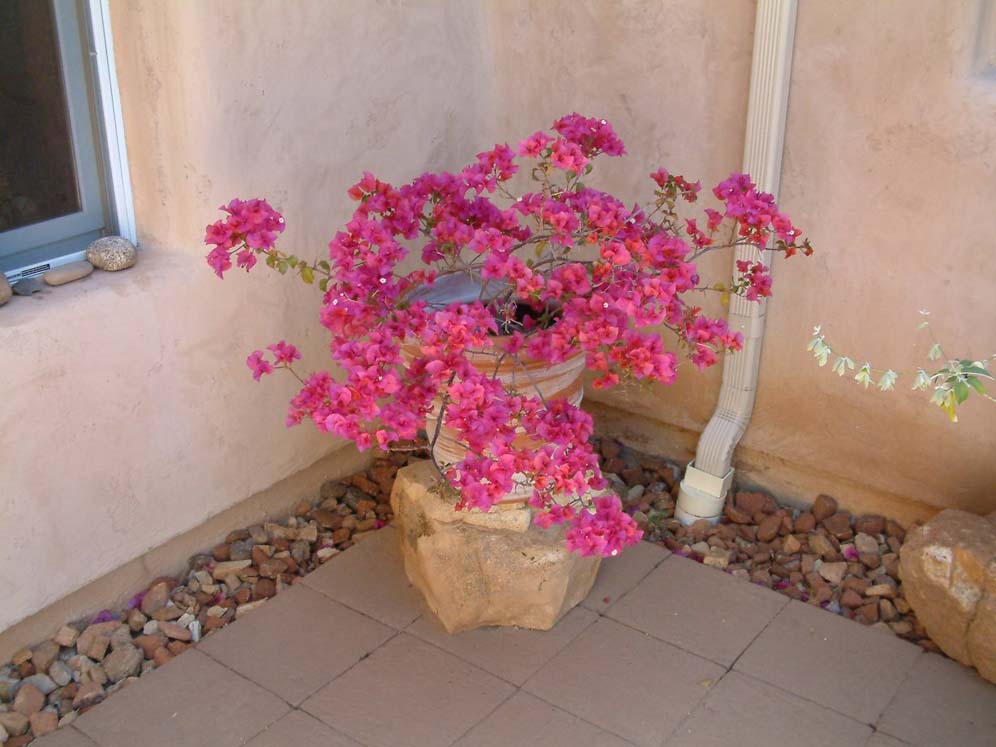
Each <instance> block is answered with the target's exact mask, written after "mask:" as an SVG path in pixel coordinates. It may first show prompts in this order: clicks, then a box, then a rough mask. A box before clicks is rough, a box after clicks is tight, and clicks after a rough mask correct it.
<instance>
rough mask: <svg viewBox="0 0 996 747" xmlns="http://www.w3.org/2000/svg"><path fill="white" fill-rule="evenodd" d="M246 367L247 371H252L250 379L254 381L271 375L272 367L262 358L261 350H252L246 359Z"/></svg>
mask: <svg viewBox="0 0 996 747" xmlns="http://www.w3.org/2000/svg"><path fill="white" fill-rule="evenodd" d="M246 365H247V366H249V370H250V371H252V377H253V378H254V379H255V380H256V381H259V380H260V378H261V377H262V376H263V375H264V374H271V373H273V366H272V365H271V364H270V362H269V361H268V360H266V359H265V358H264V357H263V351H262V350H254V351H253V352H252V354H251V355H250V356H249V357H248V358H246Z"/></svg>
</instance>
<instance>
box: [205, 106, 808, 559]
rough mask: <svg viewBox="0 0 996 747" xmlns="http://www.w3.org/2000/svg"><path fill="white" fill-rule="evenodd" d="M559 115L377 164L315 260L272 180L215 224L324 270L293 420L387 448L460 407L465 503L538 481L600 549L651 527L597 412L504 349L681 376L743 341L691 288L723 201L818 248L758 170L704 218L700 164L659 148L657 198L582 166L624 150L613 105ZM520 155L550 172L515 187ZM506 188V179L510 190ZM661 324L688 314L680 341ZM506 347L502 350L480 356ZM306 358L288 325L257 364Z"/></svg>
mask: <svg viewBox="0 0 996 747" xmlns="http://www.w3.org/2000/svg"><path fill="white" fill-rule="evenodd" d="M553 131H554V133H553V134H551V133H550V132H546V131H539V132H536V133H533V134H532V135H530V136H529V137H527V138H526V139H524V140H522V141H521V142H519V143H518V147H517V151H513V150H512V149H511V148H510V147H509V146H508V145H502V144H499V145H496V146H495V147H494V148H492V149H491V150H487V151H483V152H481V153H478V154H477V157H476V160H475V161H474V162H473V163H471V164H470V165H468V166H466V167H465V168H463V169H462V170H460V171H458V172H457V173H449V172H435V173H424V174H422V175H420V176H418V177H416V178H415V179H412V180H411V181H410V182H408V183H406V184H403V185H401V186H395V185H393V184H390V183H388V182H384V181H381V180H380V179H378V178H377V177H376V176H374V175H373V174H371V173H369V172H365V173H364V174H363V175H362V177H361V178H360V179H359V181H358V182H356V183H355V184H353V185H352V186H351V187H350V188H349V190H348V195H349V197H350V198H351V199H352V200H354V201H355V210H354V212H353V215H352V217H351V218H350V220H349V221H348V222H346V223H345V225H343V226H341V228H340V230H339V231H338V232H337V233H336V234H335V236H334V237H333V238H332V239H331V241H330V242H329V244H328V256H327V258H326V259H324V260H322V261H320V262H305V263H302V264H297V262H296V260H295V259H294V258H293V257H291V256H290V255H288V254H285V253H283V252H281V251H279V250H277V249H276V247H275V242H276V239H277V238H278V236H279V234H280V233H282V231H283V229H284V222H283V218H282V217H281V216H280V214H279V213H277V212H276V211H275V210H273V208H272V207H270V205H269V204H268V203H267V202H266V201H265V200H261V199H253V200H238V199H237V200H232V201H231V202H230V203H228V204H227V205H225V206H223V207H222V208H221V209H222V210H223V211H224V213H225V215H224V217H223V219H222V220H218V221H216V222H214V223H212V224H211V225H209V226H207V228H206V231H205V243H206V244H207V246H208V247H209V248H210V250H209V253H208V255H207V261H208V263H209V265H210V266H211V268H212V269H213V270H214V271H215V273H216V274H217V275H218V276H219V277H221V276H223V275H224V273H225V272H226V271H227V270H229V269H231V267H232V264H233V262H234V263H235V264H237V266H238V267H241V268H244V269H246V270H250V269H252V268H253V267H255V266H256V265H257V263H258V258H259V255H260V254H266V255H267V256H266V258H265V259H266V262H265V263H258V264H266V265H268V266H271V267H276V269H279V270H280V271H288V270H290V271H292V272H290V273H289V274H292V275H294V274H296V275H299V276H300V278H301V279H303V280H305V282H311V283H313V281H315V280H320V281H321V289H322V291H323V293H322V296H321V305H320V310H319V322H320V324H321V326H322V327H323V328H324V329H325V330H326V331H327V333H328V335H329V351H330V356H331V364H332V366H330V368H331V369H332V371H333V372H330V371H318V372H316V373H312V374H307V375H304V376H303V378H302V381H303V383H302V385H301V387H300V389H299V391H298V392H297V393H296V394H295V396H294V397H293V398H292V399H291V402H290V404H289V407H288V409H287V414H286V422H287V425H288V426H290V425H298V424H300V423H302V422H304V421H305V420H308V421H311V422H312V423H313V424H314V425H315V427H317V428H318V429H319V430H320V431H322V432H325V433H329V434H332V435H335V436H337V437H341V438H346V439H350V440H352V441H353V442H354V443H356V445H357V446H358V447H359V448H360V449H366V448H370V447H373V446H376V447H378V448H380V449H389V448H391V447H392V445H394V444H396V443H397V442H399V441H403V440H404V441H407V440H411V439H414V438H416V437H417V436H418V433H419V430H420V429H421V428H423V427H425V425H426V420H427V418H428V417H429V416H431V415H432V413H437V414H438V413H442V419H443V422H444V423H445V424H446V426H447V427H448V428H449V429H451V431H452V432H453V433H454V434H455V436H456V438H457V439H458V440H459V441H460V442H461V443H463V444H465V445H466V446H467V453H466V456H465V458H463V459H462V460H460V461H459V462H457V463H456V464H450V465H443V472H444V476H445V478H446V480H447V481H448V482H449V484H450V485H451V486H452V487H453V488H454V489H455V490H456V491H457V492H458V493H459V496H460V498H459V506H460V507H462V508H477V509H481V510H488V509H489V508H491V507H492V506H493V505H494V504H495V503H496V502H498V501H501V500H503V499H504V498H505V497H506V496H507V494H508V493H509V491H511V490H512V489H513V488H518V487H521V486H522V485H524V484H528V485H529V486H531V488H532V490H533V495H532V498H531V499H530V505H531V506H532V507H533V508H534V509H535V520H536V523H537V525H538V526H541V527H552V526H554V525H560V526H564V527H565V533H566V542H567V545H568V547H570V548H571V549H572V550H575V551H577V552H579V553H581V554H582V555H592V554H601V555H614V554H616V553H618V552H620V551H621V550H622V549H623V548H625V547H626V546H628V545H631V544H633V543H634V542H637V541H639V539H640V537H641V536H642V532H641V531H640V529H639V527H637V526H636V524H635V523H634V522H633V520H632V518H631V517H630V516H629V515H628V514H626V512H625V511H623V510H622V508H621V506H620V504H619V501H618V499H616V498H614V497H610V496H600V497H598V498H595V499H594V501H592V500H591V498H590V496H591V491H597V490H603V489H604V488H605V486H606V481H605V479H604V477H603V476H602V474H601V471H600V469H599V464H598V456H597V454H595V452H594V451H593V449H592V446H591V442H590V439H591V437H592V434H593V430H594V425H593V423H592V420H591V417H590V416H589V415H588V414H587V413H585V412H584V411H582V410H581V409H579V408H578V407H575V406H574V405H572V404H570V402H568V401H566V400H564V399H557V398H550V397H540V396H538V395H537V393H536V392H535V391H534V390H533V389H532V387H530V386H527V385H526V384H519V383H516V384H515V387H513V386H512V385H510V384H509V383H508V382H507V381H504V382H503V381H502V380H499V379H497V378H496V376H495V372H496V371H497V370H499V369H500V368H501V366H502V362H503V361H508V360H512V361H513V362H515V363H526V364H527V365H529V366H534V365H536V364H537V363H538V364H541V365H544V366H553V365H556V364H561V363H563V362H564V361H567V360H569V359H571V358H572V357H574V356H577V355H579V354H580V355H582V356H583V357H584V361H585V363H586V365H587V367H588V368H589V369H591V370H592V371H594V372H596V378H595V379H594V386H595V387H596V388H603V387H611V386H614V385H616V384H618V383H619V382H621V381H623V380H626V381H639V380H648V379H649V380H653V381H657V382H661V383H664V384H670V383H672V382H673V381H674V380H675V378H676V376H677V372H678V363H679V357H680V355H684V356H686V357H687V358H689V359H690V360H691V361H692V362H693V363H694V364H695V365H696V366H698V367H700V368H705V367H708V366H710V365H713V364H714V363H716V362H717V360H718V356H719V355H720V354H721V353H722V352H723V351H725V350H738V349H739V348H741V347H742V344H743V337H742V335H740V334H739V333H736V332H734V331H732V330H730V329H729V327H728V325H727V323H726V322H725V320H723V319H713V318H710V317H708V316H705V315H704V314H703V312H702V310H701V309H700V308H699V307H698V306H696V305H695V304H694V302H693V301H691V300H690V298H691V297H688V296H687V295H686V294H688V293H689V292H691V291H694V290H697V289H700V278H699V274H698V270H697V268H696V265H695V262H694V261H693V260H694V258H695V257H696V256H697V255H698V254H699V253H700V252H699V251H697V250H700V249H702V248H704V247H707V246H709V245H711V243H712V241H713V235H714V232H715V231H716V230H718V229H719V227H720V225H721V224H722V223H723V222H724V220H727V219H728V220H729V223H730V225H731V226H732V227H733V228H734V230H735V232H736V240H737V241H738V242H740V243H748V244H754V245H755V246H758V247H762V246H770V248H772V249H775V250H778V251H783V252H784V253H785V254H786V256H791V254H793V253H795V252H803V253H809V252H810V251H811V249H810V248H809V244H808V242H806V241H802V240H801V237H800V234H799V231H798V229H796V228H795V226H794V225H793V224H792V222H791V221H790V220H789V219H788V217H787V216H785V215H783V214H782V213H781V212H780V211H779V209H778V206H777V205H776V204H775V202H774V199H773V198H772V196H771V195H768V194H765V193H763V192H759V191H758V190H757V188H756V186H755V185H754V184H753V183H752V181H751V180H750V178H749V177H748V176H746V175H744V174H732V175H731V176H730V178H729V179H726V180H724V181H723V182H721V183H720V184H719V185H717V186H716V188H715V189H714V190H713V195H714V196H715V197H716V199H718V200H719V201H720V203H721V204H720V206H719V207H720V209H718V210H716V209H712V208H706V209H705V220H706V224H705V225H706V229H705V230H703V229H700V228H699V223H700V222H701V219H697V218H696V217H695V216H692V217H688V218H686V217H685V216H684V215H683V214H680V213H679V209H685V206H684V205H679V204H678V202H679V201H684V202H687V203H693V202H695V201H697V199H698V196H699V193H700V184H699V182H693V181H691V180H688V179H686V178H685V177H683V176H681V175H677V174H672V173H669V172H668V171H667V170H665V169H663V168H660V169H657V170H656V171H655V172H654V173H652V174H651V178H652V179H653V181H654V182H655V183H656V185H657V187H658V189H657V190H655V194H654V200H653V202H652V203H651V207H650V208H649V209H647V210H644V208H642V207H640V206H639V205H627V204H626V203H624V202H623V201H621V200H620V199H618V198H616V197H614V196H613V195H611V194H607V193H605V192H601V191H599V190H597V189H595V188H593V187H591V186H588V185H587V184H585V185H582V184H581V183H580V182H579V181H578V179H576V178H575V177H576V176H579V175H580V174H582V173H584V174H586V175H587V174H588V173H589V172H590V171H591V170H592V169H591V166H592V165H593V162H594V159H596V158H597V157H599V156H601V155H606V156H621V155H623V154H624V153H625V148H624V146H623V143H622V141H621V140H620V139H619V138H618V136H617V135H616V133H615V131H614V130H613V129H612V127H611V125H609V124H608V122H606V121H605V120H600V119H595V118H590V117H584V116H582V115H580V114H577V113H572V114H569V115H567V116H565V117H562V118H560V119H558V120H557V121H556V122H554V123H553ZM517 157H526V158H537V159H540V160H539V161H538V162H537V163H533V164H531V169H530V173H531V175H532V176H533V178H534V180H535V182H536V185H537V186H536V187H534V191H533V192H527V193H526V194H523V195H521V197H519V198H518V199H516V198H515V196H514V195H511V196H512V202H511V204H510V206H509V203H508V202H506V201H505V198H506V197H507V196H509V194H510V192H511V183H510V181H509V180H511V179H512V177H513V176H514V175H515V174H516V172H517V171H518V164H517V163H516V159H517ZM551 167H552V168H551ZM565 172H566V173H565ZM496 192H500V193H501V198H502V199H500V200H493V199H492V194H493V193H496ZM409 251H414V253H415V256H414V257H408V253H409ZM419 257H421V259H422V266H418V259H419ZM413 265H414V266H415V267H414V269H412V268H413ZM454 269H456V270H457V271H467V272H469V273H471V274H472V275H473V277H474V278H475V279H476V280H477V281H479V282H480V285H481V288H480V292H479V293H477V292H476V291H475V293H474V294H472V295H461V294H457V295H454V296H452V297H450V298H442V299H441V300H440V299H437V298H433V297H432V295H431V294H429V295H426V294H425V291H426V290H427V289H431V288H432V287H433V286H435V285H437V284H439V286H440V288H445V287H446V286H445V284H446V283H449V282H451V280H452V278H449V277H447V276H446V275H447V273H450V272H453V271H454ZM737 273H738V274H737V279H736V282H735V292H737V293H740V294H742V295H743V296H744V297H746V298H747V299H751V300H760V299H761V298H764V297H766V296H768V295H770V293H771V275H770V272H769V271H768V268H767V266H765V265H764V264H762V263H760V262H741V263H740V264H738V267H737ZM315 276H320V277H315ZM662 329H667V330H670V332H669V333H668V334H670V333H673V334H674V339H671V340H670V341H669V342H668V343H667V344H665V342H664V340H663V339H662V338H661V330H662ZM489 357H491V358H492V359H493V361H494V368H492V366H491V364H490V362H489V364H488V365H486V366H484V365H482V364H481V361H489ZM300 359H301V354H300V352H299V351H298V350H297V348H295V347H294V346H293V345H291V344H289V343H287V342H285V341H283V340H281V341H280V342H276V343H274V344H272V345H270V346H268V352H266V353H265V352H264V351H261V350H256V351H254V352H253V353H252V354H251V355H250V356H249V357H248V358H247V360H246V364H247V365H248V367H249V369H250V370H251V371H252V373H253V378H254V379H256V380H257V381H258V380H260V379H261V378H262V376H264V375H266V374H270V373H272V372H273V371H274V370H275V369H276V368H289V367H291V366H292V365H293V364H294V363H295V361H298V360H300ZM295 375H297V372H295ZM516 387H517V388H516Z"/></svg>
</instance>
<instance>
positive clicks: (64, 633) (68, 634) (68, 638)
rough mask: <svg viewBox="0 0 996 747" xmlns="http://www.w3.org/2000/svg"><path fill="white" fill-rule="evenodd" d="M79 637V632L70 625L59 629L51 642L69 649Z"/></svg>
mask: <svg viewBox="0 0 996 747" xmlns="http://www.w3.org/2000/svg"><path fill="white" fill-rule="evenodd" d="M79 636H80V632H79V631H78V630H77V629H76V628H74V627H72V626H70V625H63V626H62V627H61V628H59V632H58V633H56V634H55V637H54V638H53V639H52V640H54V641H55V642H56V643H58V644H59V645H60V646H65V647H66V648H69V647H70V646H74V645H76V639H77V638H79Z"/></svg>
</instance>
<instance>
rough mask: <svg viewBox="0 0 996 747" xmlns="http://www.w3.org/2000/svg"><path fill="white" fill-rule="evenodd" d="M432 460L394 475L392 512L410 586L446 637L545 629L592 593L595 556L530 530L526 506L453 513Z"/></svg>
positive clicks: (554, 535)
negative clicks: (504, 628) (487, 629)
mask: <svg viewBox="0 0 996 747" xmlns="http://www.w3.org/2000/svg"><path fill="white" fill-rule="evenodd" d="M438 479H439V478H438V473H436V471H435V467H434V466H433V465H432V463H431V462H421V463H417V464H412V465H410V466H408V467H405V468H404V469H401V470H399V472H398V474H397V479H396V482H395V484H394V490H393V492H392V494H391V506H392V509H393V511H394V515H395V517H396V521H397V523H398V527H399V529H400V530H401V531H400V532H399V535H400V537H401V550H402V555H403V557H404V561H405V572H406V573H407V574H408V578H409V580H411V582H412V584H413V585H414V586H415V587H416V588H417V589H418V590H419V591H420V592H421V593H422V595H423V596H424V597H425V600H426V603H427V604H428V605H429V608H430V609H431V610H432V611H433V612H434V613H435V614H436V616H437V617H438V618H439V620H440V622H442V624H443V626H444V627H445V628H446V629H447V630H448V631H449V632H450V633H456V632H458V631H460V630H470V629H473V628H477V627H482V626H486V625H514V626H517V627H522V628H534V629H538V630H548V629H549V628H552V627H553V626H554V625H555V624H556V623H557V621H558V620H559V619H560V618H561V617H563V615H565V614H566V613H567V612H568V611H569V610H570V609H571V608H572V607H574V606H575V605H576V604H578V603H579V602H580V601H581V600H582V599H584V598H585V597H586V596H587V595H588V592H589V591H590V590H591V587H592V585H593V584H594V582H595V576H596V575H597V573H598V568H599V565H600V564H601V558H597V557H596V558H582V557H580V556H579V555H578V554H577V553H572V552H569V551H568V550H567V548H566V547H565V546H564V536H563V530H562V529H558V528H552V529H549V530H544V529H540V528H539V527H536V526H532V525H531V524H530V519H531V511H530V509H529V508H528V507H525V506H519V507H514V508H501V509H497V510H492V511H491V512H488V513H480V512H477V513H468V512H464V511H459V512H458V511H455V510H454V509H453V507H452V505H450V504H449V503H448V502H447V501H446V500H444V498H443V497H442V496H441V495H440V494H439V493H438V492H436V491H434V490H433V489H432V488H433V485H434V484H435V482H436V481H437V480H438Z"/></svg>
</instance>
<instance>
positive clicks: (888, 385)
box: [878, 368, 899, 392]
mask: <svg viewBox="0 0 996 747" xmlns="http://www.w3.org/2000/svg"><path fill="white" fill-rule="evenodd" d="M898 377H899V375H898V374H897V373H896V372H895V371H893V370H892V369H891V368H890V369H889V370H888V371H886V372H885V373H884V374H882V376H881V377H880V378H879V380H878V388H879V389H880V390H881V391H883V392H890V391H892V389H893V388H894V387H895V385H896V379H897V378H898Z"/></svg>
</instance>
